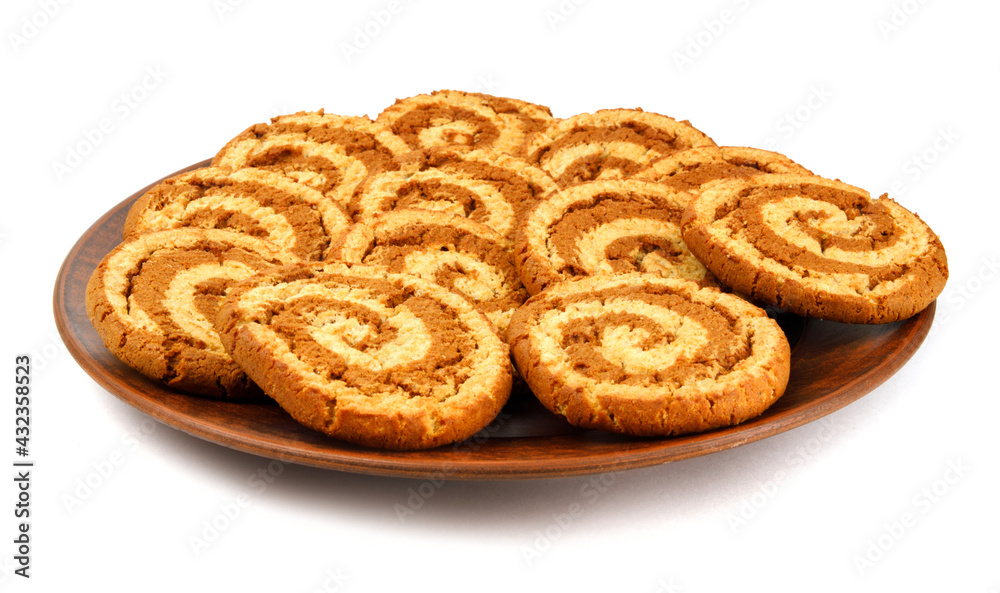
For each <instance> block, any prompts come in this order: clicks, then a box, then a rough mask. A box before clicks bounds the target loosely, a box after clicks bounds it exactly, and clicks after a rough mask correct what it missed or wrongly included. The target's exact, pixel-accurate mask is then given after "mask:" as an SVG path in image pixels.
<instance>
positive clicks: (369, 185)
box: [349, 150, 556, 243]
mask: <svg viewBox="0 0 1000 593" xmlns="http://www.w3.org/2000/svg"><path fill="white" fill-rule="evenodd" d="M401 163H402V168H401V169H400V170H399V171H389V172H384V173H380V174H376V175H373V176H371V177H370V178H369V179H367V180H366V181H365V183H363V184H362V186H361V187H360V188H359V189H358V192H357V194H356V195H355V198H354V201H353V202H352V203H351V206H350V209H349V210H350V212H351V215H352V216H353V217H354V219H355V220H357V221H364V220H367V219H370V218H371V217H373V216H375V215H376V214H378V213H379V212H387V211H390V210H397V209H404V208H405V209H420V210H436V211H442V212H449V213H451V214H456V215H458V216H463V217H466V218H469V219H471V220H473V221H475V222H478V223H481V224H485V225H486V226H488V227H490V228H492V229H493V230H495V231H496V232H498V233H500V235H501V236H502V237H504V240H505V241H507V242H508V243H510V242H513V239H514V232H515V228H516V222H517V220H518V219H519V218H520V217H521V216H523V214H524V212H525V211H526V210H527V209H528V208H530V207H531V206H532V205H533V204H534V203H535V202H537V201H538V200H540V199H541V198H542V197H544V196H545V195H547V194H548V193H549V192H552V191H555V190H556V185H555V183H554V182H553V181H552V179H551V178H550V177H549V176H548V174H546V173H545V172H544V171H541V170H540V169H538V168H537V167H534V166H532V165H530V164H529V163H527V162H525V161H523V160H521V159H518V158H516V157H512V156H509V155H491V154H488V153H484V152H482V151H474V152H471V153H468V154H465V155H460V154H456V153H453V152H450V151H444V150H430V151H420V152H414V153H412V154H411V155H410V156H409V157H407V158H405V159H403V160H402V161H401Z"/></svg>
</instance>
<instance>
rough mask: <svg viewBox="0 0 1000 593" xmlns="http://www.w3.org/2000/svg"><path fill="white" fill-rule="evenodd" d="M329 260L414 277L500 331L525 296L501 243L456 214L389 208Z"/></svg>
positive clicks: (358, 230) (355, 232)
mask: <svg viewBox="0 0 1000 593" xmlns="http://www.w3.org/2000/svg"><path fill="white" fill-rule="evenodd" d="M330 257H331V258H333V259H340V260H343V261H348V262H357V263H366V264H376V265H381V266H385V267H386V268H388V269H389V270H390V271H391V272H397V273H408V274H414V275H416V276H419V277H421V278H424V279H426V280H429V281H431V282H434V283H435V284H438V285H440V286H443V287H445V288H449V289H451V290H453V291H455V292H457V293H458V294H461V295H462V296H464V297H465V298H467V299H469V300H470V301H472V302H473V303H475V305H476V306H477V308H479V310H480V311H482V312H483V313H485V314H486V316H487V318H489V320H490V321H491V322H493V324H494V325H495V326H496V327H497V330H498V331H499V332H500V334H501V335H502V334H503V331H504V330H505V329H506V327H507V324H508V323H509V322H510V317H511V316H512V315H513V314H514V310H515V309H516V308H517V307H518V305H520V304H521V303H522V302H524V300H525V299H526V298H527V293H526V291H525V290H524V288H523V287H522V286H521V281H520V279H519V278H518V276H517V271H516V270H515V268H514V264H513V261H512V258H511V254H510V252H509V250H508V249H507V244H506V242H505V241H504V239H503V238H502V237H501V236H500V235H499V234H498V233H496V231H494V230H492V229H490V228H489V227H487V226H485V225H482V224H478V223H476V222H473V221H471V220H468V219H466V218H463V217H460V216H454V215H450V214H447V213H442V212H434V211H422V210H395V211H392V212H386V213H383V214H380V215H378V216H375V217H373V218H372V219H370V220H369V221H367V222H363V223H358V224H356V225H355V226H354V227H353V228H352V229H351V231H350V232H349V233H348V234H347V235H346V237H345V239H344V241H343V242H342V244H341V245H339V247H338V248H336V249H335V250H334V251H333V252H332V253H331V254H330Z"/></svg>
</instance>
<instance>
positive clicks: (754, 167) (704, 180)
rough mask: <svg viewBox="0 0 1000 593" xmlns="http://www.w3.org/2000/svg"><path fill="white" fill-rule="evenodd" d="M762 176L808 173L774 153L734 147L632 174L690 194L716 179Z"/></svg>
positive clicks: (684, 154) (699, 151) (693, 151)
mask: <svg viewBox="0 0 1000 593" xmlns="http://www.w3.org/2000/svg"><path fill="white" fill-rule="evenodd" d="M764 173H793V174H796V175H812V172H811V171H809V170H808V169H806V168H805V167H803V166H802V165H799V164H797V163H795V162H794V161H792V160H791V159H790V158H788V157H786V156H785V155H783V154H779V153H777V152H771V151H769V150H762V149H760V148H744V147H738V146H725V147H721V146H719V147H715V146H703V147H700V148H689V149H688V150H682V151H680V152H675V153H674V154H672V155H670V156H666V157H664V158H662V159H660V160H658V161H656V162H654V163H653V164H652V165H650V166H648V167H646V168H645V169H642V170H641V171H639V172H638V173H636V174H635V179H645V180H649V181H657V182H659V183H666V184H668V185H670V186H672V187H676V188H677V189H679V190H682V191H686V192H688V193H691V194H696V193H700V191H701V188H702V187H703V186H704V185H706V184H708V183H711V182H712V181H716V180H719V179H735V178H739V179H743V178H746V177H753V176H755V175H761V174H764Z"/></svg>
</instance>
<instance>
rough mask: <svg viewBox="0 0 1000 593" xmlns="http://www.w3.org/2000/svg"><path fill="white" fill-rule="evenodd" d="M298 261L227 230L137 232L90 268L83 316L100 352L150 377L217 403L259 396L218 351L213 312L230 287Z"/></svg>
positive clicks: (220, 343)
mask: <svg viewBox="0 0 1000 593" xmlns="http://www.w3.org/2000/svg"><path fill="white" fill-rule="evenodd" d="M298 261H299V259H298V258H297V257H295V256H294V255H292V254H291V253H289V252H287V251H285V250H283V249H281V248H279V247H278V246H276V245H274V244H272V243H269V242H267V241H262V240H260V239H256V238H254V237H250V236H248V235H242V234H239V233H233V232H229V231H221V230H215V229H190V228H187V229H176V230H167V231H157V232H151V233H146V234H143V235H137V236H135V237H132V238H131V239H127V240H125V241H124V242H123V243H121V244H120V245H119V246H118V247H116V248H115V249H114V250H112V251H111V253H109V254H108V255H107V256H106V257H105V258H104V259H103V261H101V263H100V264H99V265H98V266H97V269H96V270H94V272H93V274H92V275H91V277H90V281H89V282H88V284H87V296H86V306H87V314H88V315H89V316H90V321H91V323H92V324H93V326H94V329H96V330H97V333H98V334H100V336H101V339H102V340H103V341H104V344H105V345H106V346H107V347H108V349H109V350H111V352H112V353H113V354H114V355H115V356H116V357H118V358H119V359H120V360H121V361H122V362H124V363H125V364H127V365H129V366H130V367H132V368H134V369H136V370H137V371H139V372H140V373H142V374H144V375H146V376H147V377H150V378H151V379H155V380H157V381H161V382H163V383H165V384H166V385H167V386H169V387H172V388H175V389H179V390H182V391H187V392H190V393H196V394H200V395H205V396H209V397H214V398H219V399H226V400H234V401H236V400H253V399H263V394H262V393H261V391H260V390H259V389H258V388H257V387H256V386H255V385H254V384H253V383H252V382H251V381H250V380H249V379H248V378H247V376H246V374H245V373H244V372H243V371H242V370H241V369H240V367H239V366H238V365H237V364H236V363H235V362H233V360H232V359H231V358H230V357H229V355H228V354H226V351H225V349H224V348H223V347H222V342H221V341H220V340H219V335H218V334H217V333H216V332H215V314H216V311H217V310H218V307H219V304H220V302H221V301H222V298H223V297H224V296H225V294H226V291H228V290H229V288H230V287H231V286H232V285H234V284H236V283H237V282H239V281H240V280H243V279H245V278H247V277H249V276H251V275H253V274H254V273H255V272H258V271H260V270H264V269H266V268H269V267H272V266H277V265H284V264H290V263H296V262H298Z"/></svg>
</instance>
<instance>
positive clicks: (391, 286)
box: [216, 262, 511, 449]
mask: <svg viewBox="0 0 1000 593" xmlns="http://www.w3.org/2000/svg"><path fill="white" fill-rule="evenodd" d="M216 327H217V329H218V330H219V332H220V334H221V335H222V340H223V343H224V344H225V346H226V349H227V350H228V351H229V352H230V354H231V355H232V357H233V358H234V359H235V360H236V361H237V362H239V363H240V365H241V366H242V367H243V368H244V369H245V370H246V372H247V374H248V375H249V376H250V377H251V378H252V379H253V380H254V381H256V382H257V384H258V385H260V386H261V388H262V389H263V390H264V392H265V393H267V394H268V395H269V396H271V397H272V398H273V399H274V400H276V401H277V402H278V404H279V405H280V406H281V407H282V408H284V409H285V410H286V411H287V412H288V413H289V414H291V416H292V417H293V418H295V419H296V420H297V421H298V422H300V423H301V424H303V425H305V426H307V427H310V428H312V429H314V430H317V431H320V432H323V433H325V434H328V435H330V436H333V437H336V438H339V439H343V440H347V441H350V442H353V443H357V444H361V445H366V446H372V447H381V448H389V449H424V448H429V447H436V446H439V445H443V444H447V443H452V442H456V441H460V440H463V439H466V438H468V437H470V436H472V435H473V434H474V433H476V432H477V431H479V430H480V429H482V428H483V427H485V426H486V425H487V424H489V422H490V421H492V420H493V418H494V417H495V416H496V415H497V414H498V413H499V412H500V409H501V408H502V406H503V404H504V403H505V402H506V400H507V398H508V397H509V395H510V388H511V374H510V360H509V351H508V349H507V345H506V344H505V343H503V341H502V340H500V338H499V337H498V336H497V334H496V332H495V331H494V329H493V326H492V324H491V323H490V322H489V321H488V320H487V319H486V317H485V316H483V314H482V313H480V312H479V311H477V310H476V309H475V308H474V307H473V306H472V304H471V303H469V301H467V300H466V299H464V298H463V297H461V296H459V295H458V294H455V293H453V292H451V291H449V290H448V289H446V288H443V287H441V286H437V285H436V284H433V283H431V282H428V281H426V280H423V279H421V278H417V277H415V276H412V275H409V274H394V273H391V272H389V271H388V270H387V269H385V268H383V267H380V266H369V265H363V264H346V263H340V262H325V263H323V264H304V265H301V266H297V267H292V266H288V267H284V268H276V269H275V270H273V271H272V272H270V273H267V272H265V273H262V274H258V275H256V276H254V277H253V278H252V279H249V280H247V281H246V282H244V283H242V284H240V286H239V287H238V288H236V289H235V290H233V291H232V293H231V294H230V295H229V296H228V297H227V299H226V301H225V302H224V303H223V305H222V308H221V310H220V312H219V315H218V317H217V323H216Z"/></svg>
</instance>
